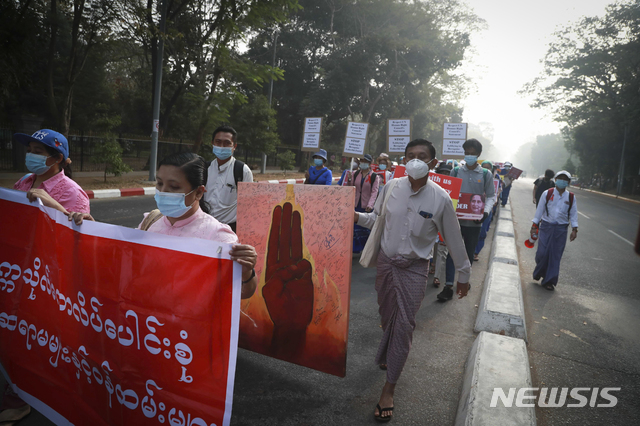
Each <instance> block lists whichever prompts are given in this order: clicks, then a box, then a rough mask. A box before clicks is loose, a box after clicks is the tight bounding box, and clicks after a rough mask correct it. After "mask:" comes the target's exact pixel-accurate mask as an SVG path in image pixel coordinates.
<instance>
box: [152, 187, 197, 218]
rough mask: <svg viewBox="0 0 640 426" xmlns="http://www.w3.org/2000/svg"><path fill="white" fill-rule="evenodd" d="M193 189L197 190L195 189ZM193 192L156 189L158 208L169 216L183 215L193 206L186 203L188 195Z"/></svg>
mask: <svg viewBox="0 0 640 426" xmlns="http://www.w3.org/2000/svg"><path fill="white" fill-rule="evenodd" d="M193 191H195V189H194V190H193ZM193 191H191V192H193ZM191 192H188V193H186V194H183V193H180V192H160V191H158V189H156V195H155V197H154V198H155V200H156V205H157V206H158V210H160V213H162V214H163V215H164V216H167V217H180V216H182V215H183V214H185V213H186V212H188V211H189V209H190V208H191V206H187V205H185V203H184V200H185V198H186V197H187V195H189V194H191Z"/></svg>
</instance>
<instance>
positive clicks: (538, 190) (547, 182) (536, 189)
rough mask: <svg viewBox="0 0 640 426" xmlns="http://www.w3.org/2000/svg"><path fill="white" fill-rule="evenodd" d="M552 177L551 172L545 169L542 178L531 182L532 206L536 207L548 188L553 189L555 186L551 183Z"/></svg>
mask: <svg viewBox="0 0 640 426" xmlns="http://www.w3.org/2000/svg"><path fill="white" fill-rule="evenodd" d="M553 175H554V173H553V170H551V169H547V170H546V171H545V172H544V176H542V177H539V178H538V179H536V181H535V182H533V204H535V205H536V207H538V203H539V202H540V197H541V196H542V193H543V192H545V191H546V190H547V189H549V188H555V186H556V184H555V183H554V182H553Z"/></svg>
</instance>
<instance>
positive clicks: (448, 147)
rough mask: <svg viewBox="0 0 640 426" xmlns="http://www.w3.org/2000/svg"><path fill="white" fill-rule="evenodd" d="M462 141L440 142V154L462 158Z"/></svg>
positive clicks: (447, 140)
mask: <svg viewBox="0 0 640 426" xmlns="http://www.w3.org/2000/svg"><path fill="white" fill-rule="evenodd" d="M463 143H464V139H444V140H443V141H442V154H443V155H445V156H447V155H460V156H464V149H462V144H463Z"/></svg>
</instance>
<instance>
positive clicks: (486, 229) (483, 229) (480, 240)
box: [473, 160, 498, 262]
mask: <svg viewBox="0 0 640 426" xmlns="http://www.w3.org/2000/svg"><path fill="white" fill-rule="evenodd" d="M482 168H483V169H487V170H489V171H490V172H491V173H492V175H493V164H492V163H491V161H489V160H485V161H483V162H482ZM495 187H496V186H495V184H494V185H493V188H494V191H495ZM497 197H498V194H495V197H494V202H493V206H491V210H490V211H489V217H487V219H486V220H484V221H483V222H482V227H481V228H480V236H479V237H478V243H477V244H476V248H475V253H474V255H473V261H474V262H477V261H479V260H480V258H479V256H480V252H481V251H482V249H483V248H484V240H485V239H486V238H487V233H488V232H489V228H490V227H491V221H492V220H493V210H494V207H495V205H496V204H497V203H498V202H497Z"/></svg>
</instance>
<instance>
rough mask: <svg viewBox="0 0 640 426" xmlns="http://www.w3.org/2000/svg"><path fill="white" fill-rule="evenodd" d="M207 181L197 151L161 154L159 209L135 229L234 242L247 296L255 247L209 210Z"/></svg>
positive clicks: (252, 285)
mask: <svg viewBox="0 0 640 426" xmlns="http://www.w3.org/2000/svg"><path fill="white" fill-rule="evenodd" d="M206 182H207V168H206V164H205V161H204V159H203V158H202V157H200V156H199V155H197V154H194V153H193V152H180V153H177V154H172V155H169V156H168V157H166V158H164V159H163V160H162V161H161V162H160V166H159V167H158V174H157V183H156V195H155V200H156V204H157V205H158V209H157V210H152V211H151V212H150V213H147V214H145V215H144V219H143V220H142V222H141V223H140V225H138V229H141V230H143V231H149V232H155V233H158V234H163V235H173V236H176V237H187V238H200V239H203V240H210V241H218V242H222V243H228V244H233V245H232V247H231V250H230V252H229V254H230V256H231V260H234V261H236V262H238V263H239V264H240V265H242V290H241V297H242V298H243V299H247V298H249V297H251V296H252V295H253V293H254V292H255V290H256V286H257V284H258V279H257V278H256V273H255V269H254V267H255V265H256V262H257V260H258V255H257V253H256V249H255V248H254V247H252V246H250V245H246V244H239V243H238V237H237V236H236V234H235V233H234V232H233V231H232V230H231V227H230V226H229V225H226V224H223V223H220V222H219V221H218V220H216V219H215V218H214V217H213V216H211V215H210V214H208V213H209V204H208V203H207V202H206V201H205V199H204V194H205V183H206ZM84 219H88V220H94V219H93V217H91V215H88V214H84V213H77V212H76V213H73V212H72V213H70V215H69V220H73V221H74V222H75V223H76V224H77V225H81V224H82V222H83V220H84ZM197 284H198V283H194V285H197Z"/></svg>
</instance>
